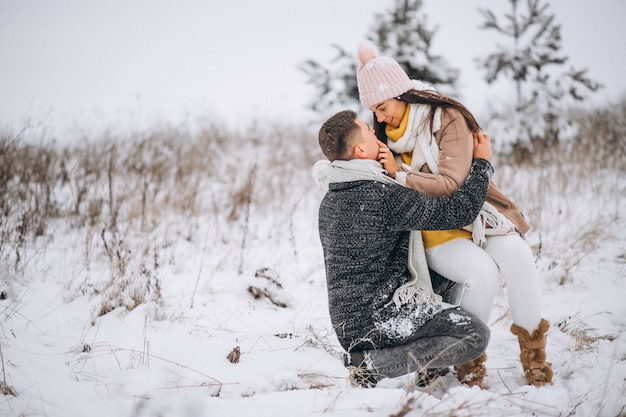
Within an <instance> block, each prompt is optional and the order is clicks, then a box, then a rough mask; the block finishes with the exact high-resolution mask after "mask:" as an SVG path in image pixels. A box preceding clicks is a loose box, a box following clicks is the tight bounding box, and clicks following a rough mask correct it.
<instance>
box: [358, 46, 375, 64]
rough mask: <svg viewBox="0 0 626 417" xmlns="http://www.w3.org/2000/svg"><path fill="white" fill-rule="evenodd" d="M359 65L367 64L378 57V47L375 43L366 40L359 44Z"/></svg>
mask: <svg viewBox="0 0 626 417" xmlns="http://www.w3.org/2000/svg"><path fill="white" fill-rule="evenodd" d="M358 56H359V63H360V65H359V66H363V65H365V64H366V63H367V62H368V61H370V60H372V59H376V58H378V49H376V46H374V44H373V43H369V42H365V43H362V44H361V46H359V54H358Z"/></svg>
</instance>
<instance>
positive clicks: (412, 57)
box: [299, 0, 458, 114]
mask: <svg viewBox="0 0 626 417" xmlns="http://www.w3.org/2000/svg"><path fill="white" fill-rule="evenodd" d="M422 3H423V2H422V0H396V1H395V2H394V5H393V7H392V8H391V9H389V10H387V11H386V12H384V13H377V14H376V15H375V17H374V24H373V25H372V26H371V28H370V32H371V33H370V34H369V35H368V36H367V40H368V41H370V42H372V43H373V44H374V45H376V46H377V47H378V49H379V51H380V52H381V54H382V55H385V56H389V57H391V58H394V59H395V60H396V61H398V63H399V64H400V65H401V66H402V67H403V68H404V70H405V71H406V72H407V74H408V75H409V77H411V78H412V79H416V80H422V81H424V82H426V83H428V84H431V85H433V86H435V87H436V88H437V89H446V88H448V89H449V90H450V91H454V90H455V89H456V83H457V80H458V70H455V69H452V68H450V67H448V65H447V63H446V61H445V60H444V59H443V58H442V57H441V56H438V55H435V54H433V53H432V52H431V43H432V40H433V37H434V35H435V33H436V31H437V29H436V28H435V29H429V28H428V25H427V23H428V22H427V19H426V16H425V15H423V14H421V13H420V8H421V7H422ZM357 46H358V45H355V46H354V53H350V52H347V51H346V50H345V49H343V48H342V47H341V46H339V45H332V47H333V48H335V49H336V50H337V55H336V57H335V58H334V59H333V60H332V61H331V62H330V66H329V67H325V66H324V65H322V64H320V63H319V62H317V61H315V60H312V59H311V60H307V61H305V62H303V63H302V64H300V66H299V69H300V70H301V71H303V72H305V73H306V74H307V76H308V83H309V84H312V85H313V86H314V87H315V89H316V90H317V91H316V95H317V98H316V99H314V100H312V103H311V105H310V108H311V109H312V110H314V111H315V112H318V113H324V114H330V113H334V112H335V111H337V110H339V109H343V108H352V109H353V110H355V111H357V112H358V111H359V110H362V108H361V105H360V103H359V94H358V89H357V83H356V69H357V65H358V60H357V57H356V52H357V51H356V50H357Z"/></svg>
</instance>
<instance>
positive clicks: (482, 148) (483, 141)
mask: <svg viewBox="0 0 626 417" xmlns="http://www.w3.org/2000/svg"><path fill="white" fill-rule="evenodd" d="M478 158H482V159H486V160H487V161H491V138H490V137H489V135H488V134H486V133H481V132H478V133H474V159H478Z"/></svg>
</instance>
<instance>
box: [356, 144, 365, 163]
mask: <svg viewBox="0 0 626 417" xmlns="http://www.w3.org/2000/svg"><path fill="white" fill-rule="evenodd" d="M354 156H356V157H357V158H358V159H367V152H366V151H365V147H364V146H363V145H362V144H360V143H357V144H356V145H355V146H354Z"/></svg>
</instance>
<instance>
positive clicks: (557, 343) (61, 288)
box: [0, 135, 626, 417]
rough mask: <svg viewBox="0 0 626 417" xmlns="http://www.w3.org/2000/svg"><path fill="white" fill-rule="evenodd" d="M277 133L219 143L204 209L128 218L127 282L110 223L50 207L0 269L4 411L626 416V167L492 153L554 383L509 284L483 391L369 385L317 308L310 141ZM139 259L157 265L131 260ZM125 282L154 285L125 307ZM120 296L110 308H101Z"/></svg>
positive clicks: (494, 322)
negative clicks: (515, 312)
mask: <svg viewBox="0 0 626 417" xmlns="http://www.w3.org/2000/svg"><path fill="white" fill-rule="evenodd" d="M273 140H275V137H274V136H271V135H269V136H262V139H261V140H259V141H256V142H254V143H256V144H257V147H256V148H255V149H253V150H252V151H250V150H248V151H246V152H243V151H242V149H244V148H245V147H246V146H252V145H251V143H252V142H251V143H246V144H245V145H243V146H239V147H238V146H236V145H237V144H231V145H220V146H224V147H223V148H220V149H221V150H224V151H227V152H230V151H233V150H234V152H237V153H230V154H229V153H227V154H226V155H225V156H223V157H222V159H221V162H222V164H223V165H222V168H223V169H222V170H220V169H217V170H216V171H215V172H219V173H221V174H220V175H219V176H218V175H217V174H210V175H207V177H206V178H198V181H197V184H198V190H199V195H200V196H199V201H200V202H201V203H202V204H198V207H199V208H197V209H196V210H195V211H193V213H192V214H189V215H188V216H185V215H181V214H178V213H174V212H165V213H161V217H159V218H158V222H157V223H156V224H155V225H154V227H153V228H152V229H149V232H147V233H145V234H141V233H133V232H132V230H131V231H129V230H130V229H131V227H128V229H127V232H126V234H125V235H124V236H125V239H126V246H125V247H127V248H130V249H132V250H130V249H129V251H130V254H128V256H127V257H126V258H124V259H126V260H127V262H128V265H127V268H128V269H129V270H131V269H132V271H134V272H133V273H129V274H128V276H129V277H130V278H129V280H128V281H124V280H117V281H113V286H106V285H104V284H103V283H107V282H110V276H111V269H112V268H111V262H110V259H106V257H103V256H101V254H102V253H103V251H102V246H103V245H104V244H103V242H107V241H108V242H111V241H112V240H113V238H112V237H110V236H108V237H107V236H106V235H105V234H104V232H102V234H101V229H102V227H103V226H102V225H99V224H96V225H91V226H89V225H85V226H80V227H79V226H77V225H76V222H74V221H69V220H68V219H65V218H58V219H52V220H51V221H50V225H49V227H48V231H47V233H46V234H45V235H44V236H41V237H39V238H38V239H37V240H34V241H32V242H30V243H28V244H27V245H26V246H25V249H24V251H23V252H22V253H21V257H22V262H23V265H24V268H23V273H22V274H21V275H20V276H17V277H4V278H3V281H4V282H3V290H5V291H7V294H8V296H7V298H6V299H3V300H0V312H1V314H2V317H1V319H0V330H1V332H0V342H1V345H0V346H1V348H2V350H1V354H2V365H3V367H2V374H1V375H0V376H1V377H2V387H3V389H4V391H5V393H6V395H4V396H2V397H1V398H0V415H2V416H15V417H17V416H29V417H30V416H46V417H85V416H90V417H100V416H102V417H109V416H120V417H142V416H146V417H147V416H180V417H182V416H185V417H192V416H220V417H221V416H245V415H255V416H257V417H265V416H267V417H270V416H271V417H274V416H320V415H329V416H341V417H355V416H384V417H387V416H435V415H455V416H473V417H476V416H495V415H498V416H571V415H576V416H606V417H609V416H625V415H626V335H625V334H624V333H625V331H626V319H625V317H626V303H625V302H624V297H625V296H626V250H625V249H626V242H625V240H624V237H623V236H624V234H623V231H624V229H626V219H625V217H624V210H626V206H625V205H626V200H625V199H624V195H626V193H625V191H626V177H625V176H624V175H623V169H621V170H619V169H609V170H605V171H602V169H601V168H598V169H597V170H596V171H593V172H587V173H586V174H585V175H581V174H580V173H579V174H578V175H575V176H573V177H572V176H571V175H570V174H571V173H572V172H575V169H572V168H568V170H566V172H564V173H563V172H555V171H557V170H556V169H554V170H553V169H551V168H550V166H548V167H533V168H523V169H522V168H515V169H514V168H511V167H506V166H498V164H497V161H496V164H495V165H496V180H497V181H498V182H499V183H500V185H501V188H503V189H505V190H507V191H508V190H513V189H514V190H515V192H513V193H512V194H513V195H514V196H515V197H516V200H517V201H518V203H519V204H520V206H522V207H524V208H526V210H527V214H528V215H529V217H530V219H531V222H533V223H534V224H535V226H536V229H535V230H534V232H533V233H532V234H531V235H530V236H529V239H528V241H529V244H531V245H533V248H534V250H535V251H536V252H537V253H538V261H537V264H538V268H539V269H540V271H541V275H542V277H543V279H544V280H543V286H544V290H545V292H544V299H543V304H544V310H545V313H544V316H545V317H546V318H547V319H548V320H549V321H550V322H551V323H552V327H551V329H550V331H549V334H548V345H547V354H548V360H549V361H551V362H552V366H553V369H554V372H555V376H554V384H553V385H552V386H548V387H543V388H535V387H530V386H527V385H525V384H524V381H523V373H522V370H521V367H520V365H519V360H518V354H519V350H518V347H517V343H516V340H515V338H514V336H513V335H512V334H511V333H509V331H508V328H509V326H510V324H511V321H510V317H509V315H508V313H507V309H506V298H505V295H504V294H505V291H506V289H505V288H502V293H501V295H500V296H499V297H498V301H497V305H496V306H495V308H494V311H493V314H492V316H491V323H490V325H491V328H492V336H491V342H490V345H489V348H488V350H487V354H488V361H487V367H488V374H487V377H486V383H487V385H488V389H486V390H480V389H478V388H468V387H465V386H460V387H452V388H450V389H449V390H447V391H446V392H442V391H429V390H416V389H415V388H414V387H413V386H412V385H411V378H410V376H409V377H402V378H396V379H392V380H383V381H381V382H380V383H379V384H378V386H377V387H376V388H373V389H365V388H361V387H352V386H351V385H350V382H349V380H348V372H347V370H346V369H345V368H344V367H343V364H342V361H341V348H340V346H339V344H338V342H337V340H336V338H335V335H334V333H333V330H332V327H331V325H330V321H329V317H328V312H327V298H326V287H325V277H324V270H323V258H322V252H321V246H320V243H319V239H318V236H317V218H316V216H317V207H318V204H319V201H320V199H321V197H322V193H321V192H320V191H319V190H317V189H316V188H315V186H314V184H313V182H312V180H311V179H310V167H311V164H310V162H311V161H314V160H315V157H316V155H315V152H313V153H311V152H309V153H308V154H307V153H306V152H302V148H301V147H299V146H302V147H310V143H309V145H306V146H303V145H298V144H297V143H296V144H291V145H289V144H283V145H282V147H280V146H279V147H278V148H277V147H276V146H274V145H273V144H272V141H273ZM276 140H277V141H280V139H276ZM307 141H309V142H312V143H313V144H314V146H316V145H315V143H316V141H315V137H314V136H310V137H307V138H304V140H302V141H300V142H307ZM622 143H623V141H622ZM274 144H275V143H274ZM228 146H230V148H229V147H228ZM289 146H291V148H289ZM229 149H230V151H229ZM311 149H313V148H311ZM237 150H238V151H237ZM275 152H279V153H282V154H283V155H284V156H282V157H281V156H277V155H275V154H274V153H275ZM234 155H236V156H237V158H239V160H238V161H237V163H236V165H233V164H234V162H232V161H230V160H229V159H231V157H232V156H234ZM303 155H307V156H306V157H304V156H303ZM564 159H567V158H565V157H564ZM218 161H219V160H218ZM277 161H282V162H283V163H282V164H278V163H277ZM287 162H288V163H287ZM555 166H556V165H555ZM559 166H560V167H561V168H562V167H563V165H559ZM234 168H237V169H234ZM224 173H230V174H228V175H224ZM251 177H253V178H254V181H253V182H252V183H251V185H252V186H253V187H252V190H253V194H252V197H253V199H252V202H251V203H250V204H245V203H244V204H242V205H241V204H240V205H239V206H235V203H234V201H235V196H234V195H233V190H245V187H243V185H245V181H246V178H248V179H249V178H251ZM277 190H280V191H277ZM65 192H66V193H67V196H68V197H67V198H68V199H71V198H74V197H75V195H74V194H73V191H72V190H71V189H69V190H65ZM244 194H245V193H244ZM244 201H245V199H244ZM235 207H238V208H240V210H239V211H237V210H235ZM537 225H538V226H537ZM97 249H98V250H97ZM141 251H143V252H142V253H140V252H141ZM98 253H99V254H100V255H98ZM146 254H147V255H146ZM140 258H141V259H142V260H144V261H145V260H146V259H152V263H151V264H149V265H148V264H142V265H139V264H134V262H138V259H140ZM133 274H134V275H133ZM142 274H143V275H142ZM145 276H149V277H148V278H149V279H145V280H143V281H141V280H139V278H141V277H144V278H145ZM138 277H139V278H138ZM133 279H135V281H137V282H143V283H150V284H149V285H150V288H148V289H147V290H146V289H145V288H144V291H145V292H144V293H142V294H143V296H144V299H145V300H146V301H147V302H144V303H141V304H139V305H138V306H136V308H134V309H132V310H128V309H127V308H124V307H123V306H124V305H126V306H130V305H132V306H134V305H135V304H134V299H133V297H134V295H133V294H137V289H135V290H134V291H135V292H133V291H130V290H129V291H127V289H128V288H131V287H132V285H134V284H133ZM146 285H147V284H146ZM131 289H132V288H131ZM114 294H116V295H115V296H114ZM146 294H147V295H146ZM150 294H152V295H150ZM155 294H156V295H155ZM253 295H256V297H255V296H253ZM115 297H117V298H115ZM113 298H115V299H116V300H117V302H118V304H117V305H118V306H117V308H114V309H112V310H111V311H109V312H108V313H107V314H103V315H99V312H101V311H102V309H103V306H104V305H106V304H107V301H110V300H112V299H113ZM113 306H115V305H113ZM110 307H111V306H110ZM229 355H230V358H231V359H232V360H229V359H228V358H227V356H229ZM12 394H16V395H12Z"/></svg>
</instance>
